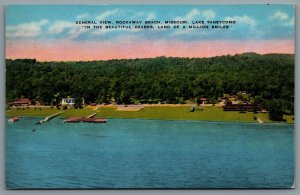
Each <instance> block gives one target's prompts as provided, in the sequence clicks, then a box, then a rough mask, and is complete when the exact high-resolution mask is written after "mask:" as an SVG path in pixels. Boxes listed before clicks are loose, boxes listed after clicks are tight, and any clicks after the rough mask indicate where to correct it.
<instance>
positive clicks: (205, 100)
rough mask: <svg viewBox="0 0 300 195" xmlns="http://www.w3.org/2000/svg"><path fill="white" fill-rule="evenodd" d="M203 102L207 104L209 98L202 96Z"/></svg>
mask: <svg viewBox="0 0 300 195" xmlns="http://www.w3.org/2000/svg"><path fill="white" fill-rule="evenodd" d="M200 100H201V102H202V104H207V103H208V99H207V98H205V97H202V98H200Z"/></svg>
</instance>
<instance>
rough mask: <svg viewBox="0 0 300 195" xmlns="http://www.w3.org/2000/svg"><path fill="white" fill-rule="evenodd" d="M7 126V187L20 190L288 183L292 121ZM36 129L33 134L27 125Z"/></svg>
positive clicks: (291, 163)
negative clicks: (264, 122) (280, 122)
mask: <svg viewBox="0 0 300 195" xmlns="http://www.w3.org/2000/svg"><path fill="white" fill-rule="evenodd" d="M38 120H39V119H38V118H22V119H21V121H19V122H17V123H7V124H6V185H7V188H9V189H20V188H26V189H27V188H289V187H291V186H292V184H293V178H294V126H293V125H284V124H263V125H259V124H250V123H225V122H201V121H160V120H139V119H109V120H108V123H106V124H87V123H77V124H65V123H63V122H62V119H59V118H55V119H53V120H51V121H50V122H47V123H45V124H42V125H35V124H34V123H35V122H37V121H38ZM33 129H35V131H34V132H33V131H32V130H33Z"/></svg>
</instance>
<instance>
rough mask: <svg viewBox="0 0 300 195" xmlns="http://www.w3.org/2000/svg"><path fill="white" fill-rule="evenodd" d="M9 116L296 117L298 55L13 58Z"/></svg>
mask: <svg viewBox="0 0 300 195" xmlns="http://www.w3.org/2000/svg"><path fill="white" fill-rule="evenodd" d="M6 95H7V99H6V103H7V111H6V113H7V116H47V115H50V114H53V113H55V112H57V110H63V111H64V112H63V114H62V115H61V117H67V116H76V115H78V116H81V117H83V116H86V115H88V114H90V113H93V112H96V113H97V116H101V117H108V118H147V119H180V120H212V121H239V122H251V121H256V120H257V118H259V120H261V121H264V122H270V121H283V122H288V123H292V122H293V120H294V116H293V115H294V55H290V54H265V55H259V54H256V53H244V54H239V55H233V56H230V55H227V56H218V57H211V58H171V57H157V58H148V59H128V60H108V61H87V62H82V61H80V62H37V61H36V60H35V59H16V60H11V59H7V60H6Z"/></svg>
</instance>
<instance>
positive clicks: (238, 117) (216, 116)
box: [5, 105, 295, 124]
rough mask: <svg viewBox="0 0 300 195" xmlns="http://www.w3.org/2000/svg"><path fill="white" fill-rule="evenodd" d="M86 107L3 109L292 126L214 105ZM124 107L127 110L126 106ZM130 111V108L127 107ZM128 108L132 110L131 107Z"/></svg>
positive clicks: (290, 120) (31, 114) (37, 113)
mask: <svg viewBox="0 0 300 195" xmlns="http://www.w3.org/2000/svg"><path fill="white" fill-rule="evenodd" d="M95 108H96V106H95V107H94V108H92V107H89V108H87V107H86V108H83V109H67V110H61V109H59V110H58V109H56V108H52V109H51V108H43V109H33V108H25V109H19V110H16V109H10V110H6V115H5V116H6V117H7V118H9V117H15V116H18V117H36V118H45V117H47V116H50V115H52V114H55V113H57V112H58V111H62V112H63V113H62V114H61V115H60V116H59V117H58V118H62V119H66V118H68V117H88V116H89V115H91V114H94V113H95V114H96V117H102V118H107V119H147V120H173V121H175V120H178V121H183V120H188V121H214V122H240V123H259V122H258V121H257V120H255V119H254V117H257V118H260V119H261V120H262V121H263V124H264V123H275V124H276V123H282V124H295V121H294V116H292V115H285V116H284V119H285V120H286V122H284V121H281V122H280V121H271V120H269V119H268V115H267V114H266V113H257V114H254V113H253V112H247V113H239V112H238V111H223V109H222V108H220V107H216V106H206V107H203V110H196V111H194V112H190V105H179V106H171V105H164V106H152V105H151V106H150V105H147V106H145V107H143V108H141V109H139V110H119V109H118V108H117V107H112V106H109V107H107V106H101V107H98V108H97V109H95ZM125 108H126V107H125ZM129 108H130V107H129ZM130 109H131V108H130Z"/></svg>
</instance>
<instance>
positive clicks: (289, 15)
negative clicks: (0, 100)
mask: <svg viewBox="0 0 300 195" xmlns="http://www.w3.org/2000/svg"><path fill="white" fill-rule="evenodd" d="M180 18H181V19H188V20H226V19H231V20H236V21H237V24H236V25H234V26H233V27H232V28H231V29H229V30H202V31H201V32H200V33H199V30H191V31H193V32H191V31H189V32H186V33H184V32H179V33H174V32H173V31H176V30H165V31H157V32H149V31H139V32H131V31H125V30H114V31H109V33H105V32H102V33H99V32H98V34H97V32H96V33H94V32H93V31H94V30H89V31H87V30H86V31H82V32H77V31H76V29H74V28H78V25H75V24H74V23H75V21H76V20H97V19H103V20H146V19H151V20H162V21H164V20H174V19H180ZM294 20H295V16H294V7H293V6H292V5H172V6H170V5H103V6H94V5H92V6H89V5H72V6H70V5H26V6H24V5H10V6H8V7H7V10H6V27H7V34H8V36H7V37H8V38H10V37H12V38H15V39H22V38H53V39H61V38H68V36H70V35H71V34H72V32H70V31H72V30H73V33H74V34H75V33H77V34H76V35H74V36H73V37H72V38H73V39H78V40H81V39H83V40H86V39H99V40H101V39H113V38H115V37H118V36H122V35H123V36H124V35H133V36H138V37H143V38H148V39H151V38H155V39H157V38H162V39H164V38H165V39H172V38H174V39H177V40H178V39H183V40H195V39H256V40H260V39H263V40H266V39H292V38H293V37H294ZM22 24H25V25H26V24H32V26H35V27H37V28H36V29H38V28H39V29H40V32H37V33H32V34H30V33H28V35H24V36H23V37H22V33H21V32H18V30H19V31H20V29H18V27H20V25H22ZM25 25H24V26H25ZM60 25H65V28H64V29H63V30H61V29H59V28H63V27H59V26H60ZM11 27H15V28H11ZM23 28H24V27H23ZM54 29H56V30H54ZM22 30H23V31H25V30H26V29H25V30H24V29H22V28H21V31H22ZM34 30H35V29H34V28H33V31H34ZM28 31H30V30H28ZM49 31H50V32H49ZM95 31H97V30H95ZM98 31H99V30H98ZM124 31H125V32H124ZM14 33H15V36H14ZM9 34H11V35H12V36H10V35H9ZM42 35H47V36H42Z"/></svg>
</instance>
